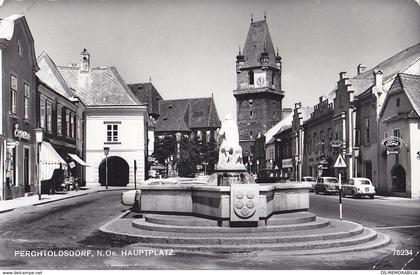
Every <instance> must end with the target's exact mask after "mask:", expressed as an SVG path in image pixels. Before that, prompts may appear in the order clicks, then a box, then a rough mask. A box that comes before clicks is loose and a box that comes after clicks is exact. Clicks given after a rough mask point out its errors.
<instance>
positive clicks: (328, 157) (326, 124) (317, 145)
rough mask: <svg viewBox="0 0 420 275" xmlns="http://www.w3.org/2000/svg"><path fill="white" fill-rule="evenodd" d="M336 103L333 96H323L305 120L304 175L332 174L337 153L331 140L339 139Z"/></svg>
mask: <svg viewBox="0 0 420 275" xmlns="http://www.w3.org/2000/svg"><path fill="white" fill-rule="evenodd" d="M333 114H334V104H333V102H332V100H331V98H329V97H326V96H321V97H320V98H319V102H318V104H317V105H315V106H314V108H313V112H312V113H311V114H310V117H309V118H308V119H307V120H306V121H304V122H303V142H302V144H303V150H302V151H303V162H302V164H303V165H302V176H321V175H322V176H332V175H333V173H334V172H333V167H332V166H333V165H334V163H333V161H334V160H335V156H336V155H337V153H336V152H335V151H334V150H333V149H332V147H331V146H330V142H331V141H332V140H335V139H339V137H340V132H339V131H335V130H334V129H333V121H332V118H333Z"/></svg>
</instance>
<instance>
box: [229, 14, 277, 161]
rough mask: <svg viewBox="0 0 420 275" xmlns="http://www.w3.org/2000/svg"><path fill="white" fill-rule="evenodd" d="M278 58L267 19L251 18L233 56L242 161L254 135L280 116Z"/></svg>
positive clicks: (249, 149) (271, 125)
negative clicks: (241, 41)
mask: <svg viewBox="0 0 420 275" xmlns="http://www.w3.org/2000/svg"><path fill="white" fill-rule="evenodd" d="M281 66H282V62H281V57H280V56H279V54H278V51H277V54H276V53H275V51H274V46H273V42H272V40H271V36H270V32H269V30H268V25H267V20H266V17H265V16H264V20H261V21H255V22H254V20H253V19H251V24H250V26H249V30H248V35H247V38H246V41H245V46H244V48H243V51H242V52H241V50H239V54H238V55H237V56H236V74H237V88H236V90H234V91H233V95H234V96H235V98H236V115H237V124H238V130H239V139H240V145H241V147H242V152H243V155H244V161H245V162H247V161H248V156H249V155H250V154H251V147H252V146H253V143H254V141H255V139H256V138H257V137H258V135H259V134H260V135H262V134H264V133H266V132H267V130H268V129H270V128H271V127H273V126H274V125H275V124H276V123H277V122H279V121H280V120H281V119H282V99H283V97H284V92H283V91H282V90H281Z"/></svg>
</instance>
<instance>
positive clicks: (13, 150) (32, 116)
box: [0, 15, 39, 200]
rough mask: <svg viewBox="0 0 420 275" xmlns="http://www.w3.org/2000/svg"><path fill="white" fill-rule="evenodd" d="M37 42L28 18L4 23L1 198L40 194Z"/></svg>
mask: <svg viewBox="0 0 420 275" xmlns="http://www.w3.org/2000/svg"><path fill="white" fill-rule="evenodd" d="M38 69H39V68H38V64H37V62H36V57H35V49H34V41H33V38H32V34H31V31H30V29H29V27H28V24H27V22H26V19H25V17H24V16H20V15H12V16H10V17H7V18H4V19H2V20H0V89H1V90H0V102H1V103H0V179H1V187H0V199H1V200H6V199H13V198H18V197H23V196H27V195H32V194H36V193H37V190H38V187H37V184H36V182H37V173H36V172H37V170H36V167H37V166H36V162H37V159H36V146H35V133H34V129H35V128H36V76H35V72H36V71H37V70H38Z"/></svg>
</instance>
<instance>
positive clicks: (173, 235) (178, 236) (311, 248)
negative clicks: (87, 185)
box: [99, 117, 390, 257]
mask: <svg viewBox="0 0 420 275" xmlns="http://www.w3.org/2000/svg"><path fill="white" fill-rule="evenodd" d="M220 144H221V146H220V153H219V162H218V165H217V170H216V172H215V173H214V174H213V175H212V176H211V177H210V180H209V182H208V184H205V185H203V184H174V185H153V186H141V187H140V188H139V196H138V197H139V199H138V201H137V202H136V203H137V204H138V207H136V209H137V210H136V211H137V212H132V211H127V212H125V213H123V214H122V215H121V216H120V217H118V218H116V219H114V220H113V221H111V222H109V223H108V224H106V225H104V226H102V227H101V228H100V229H99V230H100V232H101V233H102V234H103V235H104V236H105V237H107V238H111V239H113V240H114V239H118V240H125V241H129V242H133V243H136V244H133V245H140V246H141V247H142V248H144V247H149V248H155V249H156V248H171V249H173V248H175V249H176V250H177V251H194V252H197V251H212V252H224V253H226V252H249V251H256V250H270V251H275V253H276V254H275V255H276V256H279V255H302V254H304V255H307V254H324V253H339V252H350V251H361V250H367V249H370V250H371V249H375V248H379V247H383V246H386V245H387V244H389V242H390V238H389V237H388V236H387V235H384V234H380V233H377V232H375V231H374V230H372V229H369V228H366V227H363V226H362V225H360V224H357V223H354V222H350V221H341V220H337V219H325V218H321V217H316V215H314V214H312V213H310V212H307V210H308V208H309V187H310V185H308V184H305V183H300V182H294V183H275V184H256V183H255V182H254V180H253V178H252V177H251V176H250V175H249V174H248V173H247V172H246V169H245V166H244V165H243V163H242V150H241V147H240V146H239V138H238V130H237V128H236V125H235V123H234V122H233V121H232V119H231V117H226V119H225V121H224V122H223V124H222V127H221V130H220ZM337 205H338V204H337ZM137 243H138V244H137ZM361 255H362V257H363V254H361ZM369 256H370V257H376V256H375V254H372V253H371V254H369Z"/></svg>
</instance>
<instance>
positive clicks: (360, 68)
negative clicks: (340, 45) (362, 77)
mask: <svg viewBox="0 0 420 275" xmlns="http://www.w3.org/2000/svg"><path fill="white" fill-rule="evenodd" d="M365 71H366V65H365V64H359V65H358V66H357V74H358V75H359V74H362V73H364V72H365Z"/></svg>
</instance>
